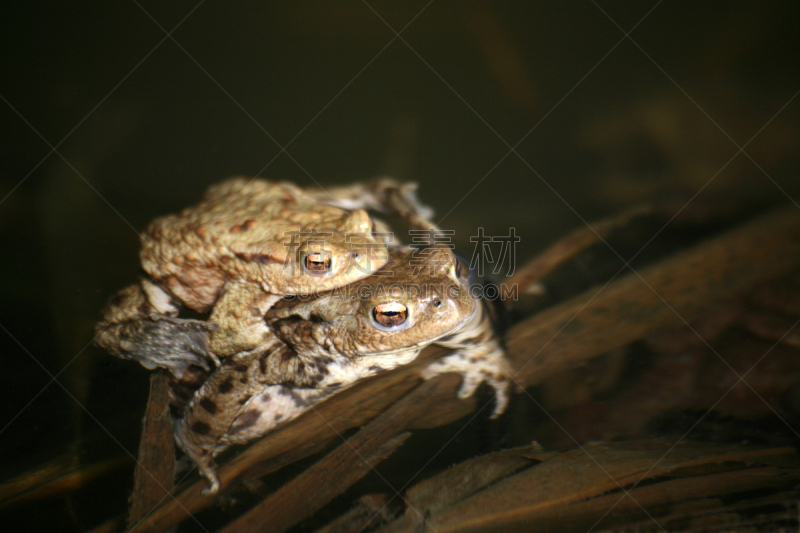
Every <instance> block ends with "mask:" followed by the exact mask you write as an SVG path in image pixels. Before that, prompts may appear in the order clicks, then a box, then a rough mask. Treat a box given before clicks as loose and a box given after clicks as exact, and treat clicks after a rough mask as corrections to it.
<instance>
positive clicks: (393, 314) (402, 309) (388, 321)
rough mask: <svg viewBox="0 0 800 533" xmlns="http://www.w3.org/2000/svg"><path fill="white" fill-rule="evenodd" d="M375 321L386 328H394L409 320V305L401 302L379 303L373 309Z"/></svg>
mask: <svg viewBox="0 0 800 533" xmlns="http://www.w3.org/2000/svg"><path fill="white" fill-rule="evenodd" d="M372 318H374V319H375V322H377V323H378V324H380V325H381V326H383V327H386V328H394V327H397V326H399V325H401V324H403V323H404V322H405V321H406V320H408V307H406V306H405V305H403V304H401V303H400V302H387V303H385V304H378V305H376V306H375V308H374V309H373V310H372Z"/></svg>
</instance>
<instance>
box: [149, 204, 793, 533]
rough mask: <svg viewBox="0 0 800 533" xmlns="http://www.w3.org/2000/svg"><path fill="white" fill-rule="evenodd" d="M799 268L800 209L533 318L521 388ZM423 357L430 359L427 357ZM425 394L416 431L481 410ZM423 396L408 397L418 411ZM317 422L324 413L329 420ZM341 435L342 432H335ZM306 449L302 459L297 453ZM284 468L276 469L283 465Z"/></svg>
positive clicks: (271, 443) (264, 454)
mask: <svg viewBox="0 0 800 533" xmlns="http://www.w3.org/2000/svg"><path fill="white" fill-rule="evenodd" d="M798 268H800V210H797V209H796V208H795V207H793V206H790V207H789V208H786V209H781V210H777V211H774V212H772V213H769V214H767V215H764V216H762V217H759V218H757V219H756V220H753V221H750V222H749V223H747V224H745V225H743V226H741V227H739V228H736V229H734V230H732V231H729V232H728V233H725V234H723V235H721V236H719V237H716V238H714V239H711V240H709V241H706V242H703V243H701V244H699V245H697V246H696V247H694V248H692V249H690V250H688V251H686V252H682V253H679V254H676V255H674V256H672V257H670V258H668V259H666V260H664V261H661V262H660V263H657V264H655V265H653V266H651V267H648V268H646V269H644V270H642V271H641V272H639V273H638V274H633V273H629V274H627V275H626V276H625V277H623V278H620V279H617V280H614V281H613V282H611V283H609V284H608V285H607V286H606V287H604V288H603V289H602V290H601V289H599V288H597V289H591V290H589V291H587V292H586V293H584V294H583V295H581V296H578V297H576V298H573V299H572V300H569V301H567V302H564V303H562V304H560V305H558V306H555V307H553V308H550V309H548V310H546V311H544V312H542V313H539V314H537V315H535V316H532V317H529V318H528V319H526V320H525V321H523V322H522V323H520V324H518V325H517V326H515V327H514V328H512V329H511V331H510V332H509V335H508V336H507V347H508V353H509V357H510V358H511V360H512V362H513V364H514V367H515V368H516V369H517V370H518V373H517V375H516V376H515V380H516V381H517V382H518V383H519V384H520V385H521V386H525V387H527V386H530V385H533V384H536V383H540V382H541V381H543V380H544V379H546V378H547V377H548V376H550V375H552V374H553V373H555V372H558V371H560V370H564V369H568V368H572V367H574V366H576V365H580V364H582V363H583V362H585V361H587V360H589V359H591V358H593V357H597V356H598V355H601V354H603V353H605V352H607V351H609V350H612V349H614V348H618V347H620V346H622V345H625V344H627V343H629V342H632V341H634V340H637V339H640V338H642V337H643V336H645V335H647V334H648V333H651V332H653V331H655V330H658V329H660V328H662V327H664V326H667V325H671V324H674V323H675V322H680V321H681V317H683V318H685V319H687V320H691V317H693V316H696V315H697V314H698V313H702V312H708V311H709V310H712V309H714V307H716V306H718V305H721V304H724V303H725V302H726V301H728V300H730V299H732V298H735V297H737V296H739V295H741V294H743V293H745V292H746V291H748V290H749V289H751V288H752V287H753V286H755V285H757V284H760V283H763V282H764V281H767V280H770V279H774V278H776V277H779V276H781V275H785V274H786V273H789V272H793V271H796V270H797V269H798ZM423 355H424V354H423ZM427 364H428V361H426V360H424V359H422V360H417V361H416V362H415V363H413V364H411V365H407V366H406V367H403V368H400V369H397V370H395V371H392V372H388V373H386V374H383V375H381V376H377V377H375V378H371V379H369V380H365V381H364V382H363V383H360V384H359V385H357V386H355V387H353V388H351V389H350V390H348V391H345V392H343V393H341V394H338V395H336V396H334V397H333V398H331V399H330V400H328V401H326V402H324V403H323V404H321V405H320V406H317V408H316V413H315V412H313V411H312V412H309V413H306V415H304V416H302V417H300V418H298V419H297V420H295V421H293V422H291V423H290V424H287V425H286V426H284V427H283V428H280V429H278V430H277V431H275V432H273V433H271V434H269V435H267V436H266V437H264V438H263V439H261V440H260V441H258V442H256V443H254V445H252V446H251V447H250V448H248V449H247V450H245V451H244V452H242V453H241V454H239V456H237V457H236V458H235V459H234V460H233V461H231V462H230V463H228V464H226V465H224V466H223V467H221V469H220V472H219V473H220V478H221V479H222V480H223V487H225V486H228V485H230V483H231V482H232V481H233V480H235V479H236V478H237V477H239V476H242V475H243V474H244V472H246V471H248V470H249V469H251V468H252V467H253V466H254V465H257V464H259V463H264V462H266V461H270V460H275V458H276V457H279V456H280V455H281V454H283V453H286V452H288V451H293V453H292V459H293V460H296V459H298V458H300V456H304V455H308V454H311V453H314V452H315V451H319V450H320V449H322V447H323V446H324V445H325V444H326V443H328V442H329V441H330V439H331V438H333V437H335V436H336V433H335V432H334V431H333V430H334V429H335V431H337V432H341V431H344V430H346V429H347V428H352V427H358V426H360V425H363V424H364V423H366V422H368V421H369V420H371V419H373V418H375V417H376V416H377V415H378V414H379V413H381V412H382V411H384V410H386V409H387V408H388V406H390V405H391V404H392V403H394V402H395V401H397V400H398V399H399V398H401V397H403V396H405V395H406V394H408V393H409V392H410V391H412V389H414V387H415V385H416V384H417V383H418V382H419V371H420V369H421V368H422V367H423V366H425V365H427ZM446 377H447V376H444V377H442V378H439V379H438V381H442V382H443V384H442V386H441V387H438V388H436V389H435V390H434V391H432V392H430V394H429V395H428V393H425V394H426V400H425V401H426V402H427V404H426V405H427V409H422V410H420V412H419V416H418V417H417V418H416V420H412V421H409V422H408V427H434V426H439V425H443V424H446V423H449V422H452V421H454V420H457V419H458V418H460V417H461V416H464V415H465V414H466V413H468V412H470V411H472V410H473V409H474V406H475V401H474V398H472V399H470V400H468V401H461V400H458V399H457V398H456V396H455V390H456V388H457V386H458V381H457V379H452V378H451V379H444V378H446ZM419 390H420V389H416V390H414V391H413V392H411V393H410V395H409V397H408V398H406V399H407V400H409V401H410V402H411V403H414V404H415V403H416V402H417V401H418V398H416V397H415V395H417V394H420V392H418V391H419ZM318 413H320V414H323V416H324V417H325V421H322V420H321V419H320V417H319V416H318ZM332 428H333V429H332ZM295 450H299V451H295ZM277 463H280V461H279V460H276V464H277ZM203 483H204V482H202V481H199V482H197V483H195V484H194V485H193V486H191V487H189V488H188V489H186V490H184V491H182V492H181V493H180V494H179V495H178V496H177V497H176V499H174V500H169V501H167V502H165V503H164V504H163V505H161V506H160V507H159V508H158V509H156V511H154V513H152V514H151V515H150V516H148V517H147V518H146V519H145V520H144V521H143V522H142V523H141V524H140V525H139V527H137V528H136V529H135V531H145V530H150V529H153V530H157V531H162V530H166V529H169V528H170V527H173V526H174V525H175V524H177V523H178V522H180V521H181V520H183V519H184V518H185V517H186V516H187V512H192V513H193V512H196V511H198V510H200V509H202V508H204V507H206V506H208V505H210V504H211V503H212V502H213V500H212V499H211V498H206V497H203V496H201V495H200V491H201V489H202V488H203V487H204V484H203Z"/></svg>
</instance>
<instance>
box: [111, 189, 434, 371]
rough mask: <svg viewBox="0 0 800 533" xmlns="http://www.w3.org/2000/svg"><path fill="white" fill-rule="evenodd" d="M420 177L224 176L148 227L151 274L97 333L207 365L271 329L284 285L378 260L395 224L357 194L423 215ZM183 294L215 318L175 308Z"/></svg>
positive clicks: (306, 285)
mask: <svg viewBox="0 0 800 533" xmlns="http://www.w3.org/2000/svg"><path fill="white" fill-rule="evenodd" d="M414 188H415V186H414V185H410V184H404V185H398V184H396V183H395V182H394V181H392V180H388V179H383V180H378V181H375V182H371V183H369V184H366V185H359V186H351V187H339V188H336V189H331V193H332V194H330V195H327V194H326V193H324V192H322V191H305V190H303V189H300V188H298V187H296V186H294V185H292V184H289V183H278V182H269V181H265V180H261V179H248V178H232V179H229V180H226V181H223V182H221V183H219V184H217V185H214V186H212V187H210V188H209V189H208V190H207V191H206V194H205V196H204V197H203V199H202V200H201V201H200V202H199V203H198V204H197V205H195V206H192V207H189V208H187V209H184V210H183V211H182V212H181V213H180V214H177V215H168V216H165V217H162V218H159V219H157V220H155V221H154V222H153V223H152V224H150V225H149V226H148V227H147V229H146V230H145V231H144V232H143V234H142V236H141V241H142V249H141V262H142V266H143V268H144V270H145V272H146V273H147V274H148V275H149V279H142V280H141V282H140V283H139V284H137V285H133V286H130V287H127V288H126V289H123V290H122V291H120V292H119V293H118V294H117V296H116V297H115V298H114V299H112V301H111V302H110V303H109V305H108V307H107V308H106V310H105V311H104V314H103V319H102V321H101V322H99V323H98V324H97V328H96V329H97V340H96V343H97V344H98V345H99V346H101V347H103V348H105V349H106V350H107V351H109V352H111V353H113V354H114V355H117V356H119V357H121V358H123V359H134V360H138V361H140V362H141V363H142V364H143V365H144V366H145V367H147V368H155V367H156V366H160V367H164V368H167V369H169V370H170V371H171V372H172V373H173V374H174V375H177V376H180V375H181V374H182V373H183V371H184V370H185V369H186V367H187V366H188V365H189V364H195V365H198V366H201V367H203V368H206V369H208V368H209V364H208V361H207V358H209V359H211V360H213V362H214V363H215V364H219V360H218V357H226V356H229V355H231V354H233V353H238V352H241V351H246V350H250V349H253V348H255V347H257V346H259V345H261V344H263V343H265V342H267V341H268V340H269V339H270V338H271V332H270V331H269V329H268V328H267V326H266V324H265V323H264V320H263V315H264V313H265V312H266V310H267V309H269V308H270V306H271V305H272V304H273V303H274V302H275V301H277V300H278V299H280V298H281V297H282V296H285V295H293V294H309V293H312V292H315V291H325V290H330V289H333V288H336V287H339V286H341V285H346V284H348V283H351V282H353V281H356V280H358V279H361V278H363V277H365V276H368V275H369V274H371V273H372V272H374V271H375V270H376V269H378V268H380V267H381V266H382V265H383V264H384V263H385V262H386V260H387V252H386V240H387V239H386V238H385V236H386V235H387V234H385V233H384V234H382V235H383V236H384V237H381V236H380V235H378V234H376V232H375V225H374V224H373V221H372V220H371V219H370V217H369V215H368V214H367V212H366V211H365V210H364V209H361V208H358V206H359V205H362V206H364V207H369V208H381V207H382V206H385V207H387V208H388V209H390V210H394V211H395V212H398V213H399V214H400V215H401V216H403V217H404V218H407V219H409V217H416V218H413V221H415V222H419V223H422V221H423V220H424V219H423V215H424V214H425V213H426V211H425V208H423V207H422V206H419V204H417V203H416V199H415V198H414V196H413V190H414ZM326 201H327V203H326ZM333 204H337V205H345V206H346V207H348V208H354V210H352V211H346V210H344V209H342V208H341V207H337V206H336V205H333ZM182 306H185V307H188V308H190V309H192V310H194V311H197V312H200V313H206V312H209V311H210V312H211V315H210V320H209V321H208V322H204V321H198V320H189V319H180V318H177V315H178V312H179V310H180V308H181V307H182ZM206 331H208V335H206V334H205V333H206ZM177 337H180V338H182V339H183V342H180V343H179V342H176V341H175V340H174V339H175V338H177Z"/></svg>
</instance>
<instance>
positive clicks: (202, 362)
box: [95, 279, 216, 377]
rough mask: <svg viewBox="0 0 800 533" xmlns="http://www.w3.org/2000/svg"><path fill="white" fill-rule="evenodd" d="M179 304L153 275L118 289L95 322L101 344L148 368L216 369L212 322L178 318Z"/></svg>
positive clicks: (178, 372)
mask: <svg viewBox="0 0 800 533" xmlns="http://www.w3.org/2000/svg"><path fill="white" fill-rule="evenodd" d="M177 314H178V306H177V304H176V303H175V302H173V301H172V299H171V297H170V296H169V294H168V293H167V292H166V291H164V290H163V289H162V288H161V287H160V286H158V285H157V284H155V283H153V282H151V281H150V280H147V279H142V280H141V282H140V283H139V284H135V285H131V286H129V287H126V288H124V289H122V290H121V291H120V292H119V293H117V294H116V296H114V297H113V298H112V299H111V300H110V301H109V303H108V305H107V306H106V308H105V309H104V310H103V317H102V320H100V321H99V322H98V323H97V325H96V326H95V333H96V335H95V344H96V345H97V346H99V347H100V348H103V349H104V350H106V351H107V352H109V353H111V354H112V355H115V356H116V357H119V358H121V359H132V360H134V361H138V362H139V363H140V364H141V365H142V366H144V367H145V368H148V369H153V368H156V367H161V368H166V369H167V370H169V371H170V372H171V373H172V374H173V375H174V376H176V377H180V376H182V375H183V373H184V371H185V370H186V369H187V368H188V367H189V365H195V366H199V367H201V368H204V369H205V370H210V369H211V368H212V367H213V366H214V365H213V364H212V362H214V363H215V362H216V358H215V357H214V356H213V354H212V353H211V352H210V351H209V347H208V332H209V331H210V330H212V329H213V328H214V326H213V325H212V324H209V323H207V322H205V321H200V320H187V319H180V318H175V317H176V316H177Z"/></svg>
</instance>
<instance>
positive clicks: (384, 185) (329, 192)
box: [306, 177, 439, 233]
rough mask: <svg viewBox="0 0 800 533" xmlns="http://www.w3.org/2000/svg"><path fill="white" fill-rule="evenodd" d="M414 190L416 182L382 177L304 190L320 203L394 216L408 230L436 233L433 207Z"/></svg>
mask: <svg viewBox="0 0 800 533" xmlns="http://www.w3.org/2000/svg"><path fill="white" fill-rule="evenodd" d="M416 191H417V184H416V183H413V182H405V183H400V182H398V181H396V180H394V179H392V178H388V177H383V178H378V179H375V180H372V181H368V182H366V183H356V184H353V185H345V186H339V187H327V188H326V189H324V190H307V191H306V192H307V193H308V194H309V195H311V196H312V197H314V198H315V199H317V200H318V201H320V202H322V203H326V204H331V205H335V206H337V207H341V208H343V209H350V210H352V209H371V210H373V211H378V212H380V213H386V214H390V215H394V216H396V217H398V218H400V219H401V220H402V221H403V222H404V223H405V224H406V225H407V226H408V227H409V228H411V229H415V230H424V231H429V232H431V233H435V232H438V231H439V229H438V228H437V227H436V225H435V224H434V223H433V221H432V219H433V210H432V209H431V208H430V207H428V206H425V205H422V204H421V203H420V202H419V200H418V199H417V195H416Z"/></svg>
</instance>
